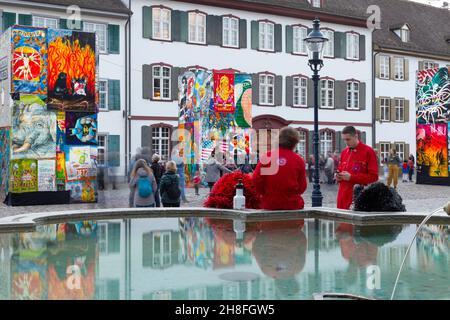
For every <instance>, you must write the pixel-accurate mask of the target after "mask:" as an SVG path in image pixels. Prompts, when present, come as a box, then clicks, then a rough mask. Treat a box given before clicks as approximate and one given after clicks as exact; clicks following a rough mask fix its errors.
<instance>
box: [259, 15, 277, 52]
mask: <svg viewBox="0 0 450 320" xmlns="http://www.w3.org/2000/svg"><path fill="white" fill-rule="evenodd" d="M274 29H275V26H274V24H273V23H271V22H260V23H259V49H260V50H266V51H274V50H275V49H274V44H275V39H274V38H275V32H274Z"/></svg>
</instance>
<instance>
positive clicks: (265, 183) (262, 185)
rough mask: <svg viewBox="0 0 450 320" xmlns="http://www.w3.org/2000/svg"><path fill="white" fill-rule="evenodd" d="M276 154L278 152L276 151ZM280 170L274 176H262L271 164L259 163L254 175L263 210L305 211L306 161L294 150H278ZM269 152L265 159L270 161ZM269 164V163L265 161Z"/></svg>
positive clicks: (254, 182) (277, 158)
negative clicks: (264, 169)
mask: <svg viewBox="0 0 450 320" xmlns="http://www.w3.org/2000/svg"><path fill="white" fill-rule="evenodd" d="M275 152H276V151H275ZM278 152H279V154H278V157H276V161H277V162H278V170H277V172H276V173H275V174H272V175H263V174H261V169H262V168H269V167H271V165H270V163H269V164H264V165H263V164H261V161H260V162H258V165H257V166H256V169H255V172H254V173H253V184H254V185H255V188H256V191H257V192H258V193H259V194H260V196H261V208H262V209H266V210H297V209H303V207H304V205H305V202H304V201H303V198H302V194H303V192H305V190H306V170H305V161H304V160H303V158H302V157H300V156H299V155H298V154H296V153H295V152H293V151H292V150H289V149H285V148H280V149H278ZM270 157H271V152H270V151H269V152H268V153H267V155H266V158H265V159H270ZM263 163H268V161H263Z"/></svg>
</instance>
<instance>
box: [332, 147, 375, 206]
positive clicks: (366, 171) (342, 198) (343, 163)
mask: <svg viewBox="0 0 450 320" xmlns="http://www.w3.org/2000/svg"><path fill="white" fill-rule="evenodd" d="M338 170H339V172H343V171H347V172H349V173H350V174H351V178H350V180H349V181H341V182H339V191H338V196H337V207H338V208H339V209H347V210H348V209H350V206H351V204H352V200H353V187H354V186H355V184H361V185H368V184H370V183H373V182H376V181H378V161H377V156H376V154H375V151H373V149H372V148H371V147H369V146H368V145H366V144H364V143H362V142H359V144H358V145H357V146H356V148H355V149H353V150H351V149H350V148H349V147H347V148H345V149H344V151H342V154H341V160H340V162H339V166H338Z"/></svg>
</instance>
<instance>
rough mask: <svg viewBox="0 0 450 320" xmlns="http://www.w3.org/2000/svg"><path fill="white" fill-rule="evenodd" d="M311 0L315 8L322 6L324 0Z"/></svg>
mask: <svg viewBox="0 0 450 320" xmlns="http://www.w3.org/2000/svg"><path fill="white" fill-rule="evenodd" d="M309 2H310V3H311V5H312V6H313V7H314V8H321V7H322V0H309Z"/></svg>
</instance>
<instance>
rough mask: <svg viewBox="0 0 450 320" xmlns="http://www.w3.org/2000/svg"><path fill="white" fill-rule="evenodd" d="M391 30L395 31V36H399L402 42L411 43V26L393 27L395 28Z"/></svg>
mask: <svg viewBox="0 0 450 320" xmlns="http://www.w3.org/2000/svg"><path fill="white" fill-rule="evenodd" d="M391 30H393V31H394V32H395V34H396V35H397V36H399V38H400V39H402V42H409V41H410V39H411V37H410V32H411V29H410V28H409V25H408V24H407V23H405V24H404V25H402V26H401V27H393V28H391Z"/></svg>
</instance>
